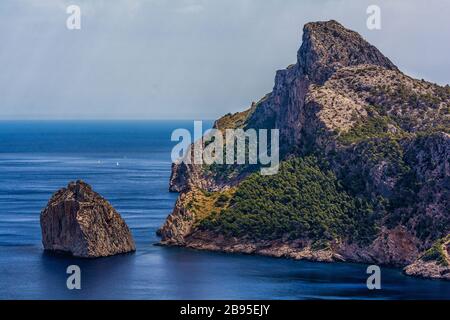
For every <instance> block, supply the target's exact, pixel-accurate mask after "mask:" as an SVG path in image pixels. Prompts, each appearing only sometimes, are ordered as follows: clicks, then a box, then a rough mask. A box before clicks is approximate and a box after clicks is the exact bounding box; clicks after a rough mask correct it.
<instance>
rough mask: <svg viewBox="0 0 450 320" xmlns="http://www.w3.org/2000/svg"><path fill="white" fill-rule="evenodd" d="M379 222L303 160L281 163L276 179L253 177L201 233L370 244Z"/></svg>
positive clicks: (327, 175) (332, 177)
mask: <svg viewBox="0 0 450 320" xmlns="http://www.w3.org/2000/svg"><path fill="white" fill-rule="evenodd" d="M377 220H378V215H377V214H376V213H375V212H374V210H373V208H372V206H371V205H370V204H369V203H367V202H366V201H364V200H362V199H360V198H353V197H351V196H350V195H349V194H347V193H346V192H345V191H344V190H343V189H342V187H341V186H340V184H339V182H338V180H337V179H336V177H335V175H334V174H333V173H332V172H331V171H329V170H324V169H321V166H320V165H319V162H318V160H317V159H316V158H314V157H307V158H303V159H302V158H295V159H291V160H289V161H286V162H284V163H282V165H281V168H280V171H279V173H278V174H277V175H274V176H261V175H260V174H253V175H251V176H250V177H249V178H248V179H246V180H245V181H243V182H242V183H241V185H240V186H239V187H238V189H237V191H236V193H235V194H234V196H233V198H232V199H231V202H230V206H229V207H228V208H226V209H224V210H222V211H221V212H217V213H214V214H212V215H210V216H209V217H207V218H206V219H204V220H203V221H202V222H201V223H200V227H201V228H202V229H207V230H213V231H215V232H220V233H223V234H226V235H229V236H236V237H247V238H252V239H257V240H272V239H279V238H282V237H287V238H289V239H298V238H308V239H312V240H314V241H318V240H333V239H336V238H341V239H348V240H349V241H358V242H370V241H371V240H373V237H374V236H375V234H376V232H377Z"/></svg>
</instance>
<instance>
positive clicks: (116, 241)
mask: <svg viewBox="0 0 450 320" xmlns="http://www.w3.org/2000/svg"><path fill="white" fill-rule="evenodd" d="M41 230H42V243H43V245H44V249H45V250H49V251H61V252H66V253H70V254H72V255H73V256H76V257H82V258H97V257H106V256H112V255H116V254H121V253H126V252H132V251H135V250H136V247H135V244H134V240H133V237H132V235H131V232H130V230H129V229H128V226H127V225H126V223H125V221H124V220H123V219H122V217H121V216H120V215H119V214H118V213H117V212H116V210H114V208H113V207H112V206H111V204H110V203H109V202H108V201H106V200H105V199H104V198H102V197H101V196H100V195H99V194H98V193H96V192H95V191H93V190H92V188H91V187H90V186H89V185H88V184H86V183H84V182H82V181H77V182H72V183H70V184H69V185H68V186H67V188H63V189H61V190H59V191H58V192H56V193H55V194H54V195H53V196H52V198H51V199H50V201H49V203H48V205H47V207H46V208H45V209H44V210H43V211H42V213H41Z"/></svg>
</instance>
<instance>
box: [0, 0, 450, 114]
mask: <svg viewBox="0 0 450 320" xmlns="http://www.w3.org/2000/svg"><path fill="white" fill-rule="evenodd" d="M70 4H77V5H79V6H80V7H81V10H82V17H81V30H79V31H70V30H68V29H67V28H66V19H67V17H68V15H67V14H66V7H67V6H68V5H70ZM369 4H377V5H379V6H380V7H381V17H382V29H381V30H376V31H370V30H368V29H367V27H366V19H367V14H366V9H367V6H368V5H369ZM328 19H336V20H338V21H339V22H341V23H342V24H344V25H345V26H346V27H349V28H351V29H353V30H356V31H358V32H359V33H361V34H362V35H363V36H364V37H365V38H366V39H367V40H368V41H369V42H371V43H372V44H374V45H375V46H377V47H378V48H379V49H380V50H381V51H382V52H383V53H384V54H385V55H387V56H388V57H389V58H390V59H391V60H392V61H393V62H394V63H395V64H397V65H398V66H399V67H400V69H401V70H402V71H404V72H406V73H407V74H409V75H411V76H414V77H417V78H424V79H426V80H429V81H433V82H438V83H441V84H446V83H450V22H449V21H450V1H445V0H427V1H423V0H417V1H415V0H384V1H382V0H371V1H364V0H363V1H362V0H328V1H326V0H311V1H307V0H305V1H303V0H71V1H65V0H1V1H0V41H1V44H0V119H118V118H121V119H184V118H188V119H194V118H195V119H213V118H216V117H218V116H220V115H222V114H224V113H227V112H234V111H238V110H242V109H244V108H246V107H247V106H248V105H250V103H251V102H252V101H256V100H259V98H260V97H262V96H263V95H264V94H265V93H267V92H269V91H271V89H272V86H273V79H274V75H275V71H276V70H277V69H282V68H284V67H286V66H287V65H289V64H291V63H294V62H295V60H296V53H297V50H298V48H299V46H300V44H301V34H302V27H303V25H304V24H305V23H306V22H309V21H317V20H328Z"/></svg>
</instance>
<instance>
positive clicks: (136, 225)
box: [0, 121, 450, 300]
mask: <svg viewBox="0 0 450 320" xmlns="http://www.w3.org/2000/svg"><path fill="white" fill-rule="evenodd" d="M209 126H211V122H207V123H205V129H206V128H207V127H209ZM176 128H186V129H190V130H192V129H193V122H192V121H135V122H130V121H128V122H127V121H110V122H106V121H105V122H98V121H47V122H35V121H8V122H0V299H295V300H297V299H450V282H442V281H432V280H422V279H415V278H410V277H407V276H404V275H403V274H402V272H401V270H398V269H391V268H385V267H382V269H381V271H382V276H381V281H382V282H381V283H382V289H381V290H377V291H369V290H368V289H367V286H366V279H367V277H368V275H367V274H366V268H367V266H365V265H360V264H346V263H338V264H326V263H312V262H304V261H292V260H285V259H274V258H267V257H258V256H247V255H229V254H221V253H211V252H199V251H194V250H189V249H183V248H167V247H161V246H155V244H156V243H158V241H159V239H158V237H157V236H156V233H155V232H156V230H157V229H158V228H159V227H160V226H161V225H162V224H163V223H164V220H165V218H166V217H167V215H168V214H170V212H171V210H172V208H173V205H174V203H175V200H176V197H177V194H173V193H169V192H168V181H169V176H170V167H171V159H170V153H171V149H172V147H173V146H174V145H175V144H176V142H172V141H171V140H170V138H171V133H172V130H174V129H176ZM76 179H83V180H85V181H86V182H88V183H89V184H91V185H92V186H93V188H94V190H96V191H97V192H99V193H100V194H102V195H103V196H104V197H105V198H107V199H108V200H109V201H110V202H111V203H112V204H113V206H114V207H115V208H116V209H117V210H118V211H119V212H120V213H121V215H122V217H123V218H124V219H125V220H126V222H127V223H128V225H129V226H130V228H131V231H132V233H133V236H134V238H135V241H136V245H137V251H136V253H134V254H128V255H122V256H115V257H110V258H101V259H94V260H85V259H76V258H73V257H68V256H61V255H52V254H48V253H44V251H43V249H42V244H41V233H40V225H39V214H40V212H41V210H42V208H44V207H45V206H46V204H47V201H48V200H49V198H50V197H51V195H52V193H53V192H55V191H56V190H58V189H59V188H61V187H64V186H66V185H67V184H68V182H69V181H72V180H76ZM73 264H75V265H79V266H80V268H81V290H72V291H71V290H68V289H67V287H66V279H67V277H68V275H67V274H66V268H67V267H68V266H69V265H73Z"/></svg>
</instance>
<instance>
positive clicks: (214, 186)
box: [161, 20, 450, 278]
mask: <svg viewBox="0 0 450 320" xmlns="http://www.w3.org/2000/svg"><path fill="white" fill-rule="evenodd" d="M215 126H216V127H217V128H222V127H223V128H233V127H236V128H244V129H260V128H262V129H273V128H276V129H279V130H280V148H281V150H280V154H281V158H282V159H281V160H284V161H287V160H288V159H292V158H303V157H306V156H309V155H319V157H321V158H322V159H324V160H326V163H327V168H326V170H330V171H332V172H333V174H335V175H336V177H337V178H338V180H339V184H340V185H341V186H342V189H344V190H345V192H346V193H348V194H349V195H350V196H351V197H353V198H354V199H357V201H359V200H362V201H363V202H364V201H367V203H370V205H371V207H372V208H371V210H372V211H374V213H375V214H374V217H376V218H374V220H376V221H372V222H371V223H373V225H372V226H371V227H374V230H375V229H376V230H377V234H375V235H374V237H373V238H372V239H370V241H369V242H368V243H365V244H364V245H361V244H357V243H354V242H351V241H348V237H346V235H345V234H342V235H341V236H340V237H338V238H335V239H329V238H328V239H326V241H327V242H329V243H330V246H329V248H328V249H326V250H324V249H320V250H317V248H316V246H315V245H314V241H312V239H309V238H308V237H307V236H306V235H302V237H300V238H301V239H289V240H288V239H283V238H280V239H275V240H273V239H271V240H270V241H268V240H267V239H259V240H258V239H257V240H255V239H252V240H250V239H251V238H252V237H251V235H245V236H243V237H240V238H236V237H230V236H229V235H226V234H221V233H220V228H219V229H217V228H216V229H214V230H210V229H208V228H206V230H205V228H203V229H201V228H199V227H198V226H199V225H200V224H201V222H202V219H204V218H205V217H206V215H205V213H204V212H205V211H207V210H208V209H205V208H204V206H203V204H202V203H200V202H195V201H192V198H193V194H195V193H199V192H202V190H203V191H207V192H222V191H223V190H226V189H227V188H230V187H231V188H235V187H236V186H237V187H238V188H239V185H240V184H242V182H243V181H246V180H247V177H248V176H249V174H251V173H252V171H249V170H248V168H247V167H246V166H240V167H234V168H232V169H231V170H230V168H229V167H226V166H224V167H223V168H222V170H218V169H217V168H216V169H215V171H213V172H212V171H211V170H210V169H209V168H207V167H202V166H187V165H184V164H176V165H174V167H173V171H172V179H171V190H173V191H177V192H181V195H180V198H179V201H178V202H177V205H176V207H175V209H174V211H173V213H172V214H171V215H170V216H169V218H168V219H167V221H166V223H165V225H164V226H163V227H162V229H161V235H162V236H163V237H162V242H163V243H164V244H168V245H181V246H188V247H192V248H197V249H204V250H218V251H226V252H244V253H255V254H266V255H271V256H286V257H291V258H296V259H297V258H299V259H300V258H305V259H312V260H320V261H323V260H327V261H341V260H344V261H354V262H366V263H379V264H386V265H394V266H398V267H406V266H408V265H412V266H411V267H410V268H409V269H407V271H406V272H407V273H408V274H423V275H424V276H426V275H427V273H424V272H423V270H424V269H423V268H425V269H426V268H428V267H429V268H431V269H432V263H431V262H430V261H426V263H425V262H424V261H422V260H420V257H421V255H422V254H423V252H425V251H427V250H428V249H429V248H430V247H431V246H432V245H433V243H434V242H435V241H436V240H438V239H441V238H443V237H445V236H446V235H447V234H449V232H450V201H449V199H450V160H449V159H450V135H449V133H450V87H449V86H445V87H443V86H438V85H436V84H433V83H430V82H426V81H424V80H417V79H413V78H411V77H409V76H407V75H405V74H403V73H402V72H401V71H400V70H399V69H398V68H397V67H396V66H395V65H394V64H393V63H392V62H391V61H390V60H389V59H388V58H387V57H385V56H384V55H383V54H382V53H381V52H380V51H379V50H378V49H376V48H375V47H374V46H372V45H371V44H369V43H368V42H367V41H365V40H364V39H363V38H362V37H361V36H360V35H358V34H357V33H356V32H353V31H351V30H348V29H346V28H344V27H343V26H342V25H340V24H339V23H338V22H336V21H333V20H332V21H326V22H314V23H308V24H307V25H305V27H304V29H303V41H302V45H301V47H300V49H299V51H298V53H297V62H296V63H295V64H293V65H291V66H289V67H288V68H286V69H285V70H280V71H278V72H277V73H276V76H275V84H274V88H273V91H272V92H271V93H269V94H267V95H265V96H264V97H263V98H262V99H261V100H259V101H258V102H256V103H253V104H252V106H251V107H250V108H249V109H248V110H247V111H244V112H240V113H236V114H234V115H231V114H229V115H226V116H224V117H222V118H221V119H219V120H217V121H216V124H215ZM219 169H220V168H219ZM186 199H190V200H189V201H187V200H186ZM271 201H274V200H273V199H271ZM202 206H203V208H202ZM197 212H202V214H200V215H199V214H197ZM239 214H240V217H245V215H246V214H248V216H249V221H250V222H251V221H252V217H251V215H258V214H260V213H259V212H254V211H251V208H249V209H248V212H240V213H239ZM220 216H221V215H220V214H217V213H216V214H214V220H218V219H219V220H220ZM268 219H269V220H270V217H268ZM246 222H248V221H246ZM230 223H231V224H233V223H235V222H233V220H227V221H224V224H230ZM280 223H283V224H284V223H288V222H286V221H284V220H283V221H282V222H280ZM215 225H217V224H215ZM233 227H236V228H239V227H240V226H239V225H236V226H233ZM240 231H242V230H241V229H240ZM241 233H242V232H241ZM316 240H317V239H316ZM316 251H317V252H316ZM325 257H326V258H325ZM413 266H414V267H413ZM439 268H441V269H439V274H441V275H443V274H445V270H444V271H442V268H443V267H442V266H441V267H439ZM431 269H430V270H431ZM408 270H409V271H408ZM414 270H416V271H414ZM417 270H422V271H417ZM430 272H431V271H430ZM433 274H434V275H435V276H433V277H436V275H437V274H438V273H436V272H434V273H433ZM441 278H445V277H444V276H441Z"/></svg>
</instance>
